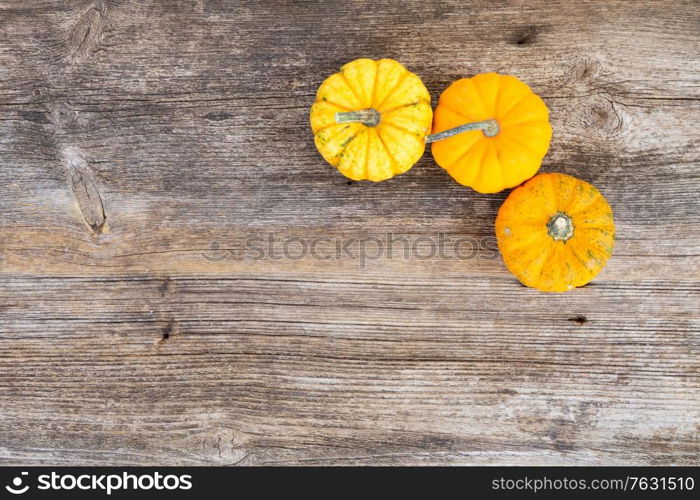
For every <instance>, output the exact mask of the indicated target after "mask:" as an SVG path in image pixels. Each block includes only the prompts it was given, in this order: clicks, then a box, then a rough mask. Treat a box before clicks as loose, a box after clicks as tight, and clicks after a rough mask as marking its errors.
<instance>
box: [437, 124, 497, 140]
mask: <svg viewBox="0 0 700 500" xmlns="http://www.w3.org/2000/svg"><path fill="white" fill-rule="evenodd" d="M470 130H483V131H484V135H485V136H486V137H493V136H494V135H496V134H498V132H499V130H500V128H499V126H498V122H497V121H496V120H494V119H490V120H483V121H480V122H472V123H465V124H464V125H460V126H459V127H455V128H450V129H447V130H443V131H442V132H438V133H437V134H431V135H429V136H428V137H426V138H425V142H435V141H441V140H443V139H447V138H448V137H452V136H453V135H457V134H461V133H462V132H468V131H470Z"/></svg>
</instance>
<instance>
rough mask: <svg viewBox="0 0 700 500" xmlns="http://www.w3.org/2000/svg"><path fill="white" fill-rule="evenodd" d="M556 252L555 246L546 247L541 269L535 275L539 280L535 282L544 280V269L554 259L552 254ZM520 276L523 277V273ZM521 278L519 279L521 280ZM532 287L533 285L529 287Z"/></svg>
mask: <svg viewBox="0 0 700 500" xmlns="http://www.w3.org/2000/svg"><path fill="white" fill-rule="evenodd" d="M553 251H554V245H546V247H545V249H544V251H543V252H542V257H541V260H542V263H541V264H540V268H539V269H538V270H537V272H536V273H533V274H534V275H536V276H537V279H536V280H535V281H540V280H541V279H542V274H543V273H544V268H545V266H546V265H547V261H548V260H549V259H550V258H551V257H552V252H553ZM519 274H520V276H522V275H523V272H522V271H520V272H519ZM520 276H519V277H518V278H520ZM527 286H531V285H527Z"/></svg>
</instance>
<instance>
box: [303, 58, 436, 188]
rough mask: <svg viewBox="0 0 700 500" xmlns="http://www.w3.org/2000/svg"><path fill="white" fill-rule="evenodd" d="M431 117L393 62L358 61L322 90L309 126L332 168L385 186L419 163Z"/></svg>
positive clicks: (414, 83) (423, 94) (422, 92)
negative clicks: (384, 183)
mask: <svg viewBox="0 0 700 500" xmlns="http://www.w3.org/2000/svg"><path fill="white" fill-rule="evenodd" d="M432 118H433V110H432V108H431V107H430V94H429V93H428V90H427V89H426V88H425V85H423V82H422V81H421V80H420V78H418V77H417V76H416V75H415V74H413V73H411V72H410V71H408V70H407V69H406V68H404V67H403V66H402V65H401V64H399V63H398V62H396V61H394V60H392V59H380V60H379V61H373V60H371V59H356V60H354V61H351V62H349V63H347V64H346V65H344V66H343V67H342V68H341V69H340V72H338V73H335V74H333V75H331V76H329V77H328V78H327V79H326V80H325V81H324V82H323V83H322V84H321V86H320V87H319V88H318V92H317V93H316V102H314V104H313V106H312V107H311V116H310V121H311V129H312V130H313V133H314V141H315V143H316V148H317V149H318V151H319V152H320V153H321V155H322V156H323V157H324V158H325V159H326V161H328V163H330V164H331V165H333V166H335V167H337V168H338V170H339V171H340V172H341V173H342V174H343V175H345V176H346V177H349V178H350V179H353V180H370V181H383V180H386V179H390V178H391V177H394V176H395V175H398V174H402V173H404V172H406V171H407V170H409V169H410V168H411V167H412V166H413V165H414V164H415V163H416V162H417V161H418V160H419V159H420V157H421V156H422V155H423V152H424V151H425V137H426V136H427V134H428V133H429V132H430V126H431V122H432Z"/></svg>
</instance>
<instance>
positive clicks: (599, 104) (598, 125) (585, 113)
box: [576, 96, 626, 139]
mask: <svg viewBox="0 0 700 500" xmlns="http://www.w3.org/2000/svg"><path fill="white" fill-rule="evenodd" d="M576 115H577V117H578V120H579V122H580V124H581V126H582V127H583V128H584V129H586V131H587V132H588V133H589V134H591V135H597V136H599V137H601V138H603V139H610V138H615V137H617V136H619V135H620V134H622V133H623V132H624V131H625V129H626V124H625V120H624V118H623V116H622V114H621V112H620V111H619V110H618V109H617V108H616V107H615V104H614V103H613V101H611V100H610V99H608V98H606V97H604V96H595V97H592V98H586V99H584V100H582V101H581V103H580V105H579V106H578V110H577V113H576Z"/></svg>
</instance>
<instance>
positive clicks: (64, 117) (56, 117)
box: [49, 102, 78, 130]
mask: <svg viewBox="0 0 700 500" xmlns="http://www.w3.org/2000/svg"><path fill="white" fill-rule="evenodd" d="M49 117H50V120H51V123H53V125H54V127H55V128H56V130H62V129H64V128H70V127H72V126H74V125H75V124H76V123H77V122H78V112H77V111H76V110H74V109H73V108H71V107H70V106H69V105H68V104H67V103H65V102H62V103H59V104H56V105H55V106H51V107H50V109H49Z"/></svg>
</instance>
